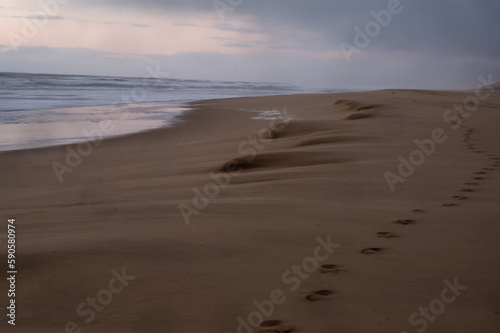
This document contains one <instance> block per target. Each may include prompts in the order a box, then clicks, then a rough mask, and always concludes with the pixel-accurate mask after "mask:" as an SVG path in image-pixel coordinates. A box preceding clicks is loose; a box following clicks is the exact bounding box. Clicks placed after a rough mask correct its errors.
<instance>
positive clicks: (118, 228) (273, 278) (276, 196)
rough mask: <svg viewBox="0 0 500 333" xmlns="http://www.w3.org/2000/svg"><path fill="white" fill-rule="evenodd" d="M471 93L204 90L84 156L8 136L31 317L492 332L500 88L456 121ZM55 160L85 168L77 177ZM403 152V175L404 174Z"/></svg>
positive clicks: (106, 325) (100, 323)
mask: <svg viewBox="0 0 500 333" xmlns="http://www.w3.org/2000/svg"><path fill="white" fill-rule="evenodd" d="M483 92H484V91H483ZM471 94H473V93H471V92H470V91H461V92H457V91H425V90H380V91H368V92H350V93H332V94H295V95H281V96H265V97H240V98H231V99H217V100H203V101H195V102H192V103H190V106H191V107H192V109H190V110H188V111H185V112H183V113H182V114H181V115H179V116H178V117H179V118H181V120H182V121H183V122H182V123H181V124H180V125H179V126H175V127H169V128H162V129H157V130H152V131H147V132H142V133H135V134H129V135H125V136H122V137H118V138H109V139H106V140H103V141H102V142H101V144H100V145H99V146H96V147H95V148H94V149H93V150H92V152H91V153H89V154H88V155H87V156H80V157H81V161H80V163H76V162H77V159H76V158H75V157H74V156H73V158H75V159H73V160H71V159H70V160H69V162H72V163H74V165H70V163H67V162H68V160H66V159H67V154H68V152H67V151H66V150H65V149H64V146H56V147H48V148H40V149H33V150H23V151H14V152H4V153H2V155H1V156H2V157H3V158H2V159H0V170H1V171H2V174H3V177H2V181H1V182H2V183H1V185H2V186H1V187H0V191H1V195H2V198H4V200H2V202H1V203H0V207H1V210H2V212H3V214H2V215H4V216H5V217H6V218H7V217H8V218H11V217H12V218H15V219H16V223H17V226H18V230H17V237H18V239H17V244H18V245H19V248H18V257H19V267H18V269H19V271H20V272H21V273H22V278H23V281H22V282H21V280H20V281H19V283H18V296H17V300H16V301H17V304H18V306H19V308H23V311H22V313H21V312H20V313H19V316H18V318H17V320H16V322H17V323H18V325H22V326H23V332H25V333H32V332H39V331H40V330H48V331H51V330H52V331H61V330H64V326H65V324H66V323H67V322H70V321H72V322H75V323H76V324H77V325H78V326H79V327H81V328H82V329H88V330H91V331H92V332H96V333H101V332H102V333H104V332H106V333H114V332H117V333H118V332H120V333H127V332H130V333H132V332H134V333H135V332H142V331H148V332H160V331H163V330H164V329H165V327H167V328H168V329H170V330H171V331H175V332H177V331H181V332H188V333H190V332H200V331H207V328H208V329H209V330H210V331H214V332H228V333H230V332H246V331H248V332H250V330H256V331H259V330H261V331H263V330H265V329H267V328H266V327H264V326H266V325H271V326H269V327H270V328H272V329H276V330H278V331H279V330H281V331H287V330H292V332H294V331H297V332H298V331H311V332H312V331H314V332H319V333H327V332H332V331H350V332H367V331H370V332H375V333H378V332H380V333H382V332H401V331H416V330H418V329H422V328H423V327H424V325H425V326H426V327H427V326H428V327H429V332H430V331H440V332H447V331H454V332H466V331H470V330H471V329H474V330H478V331H481V332H488V333H489V332H491V333H494V332H496V329H497V328H499V327H500V319H499V317H498V311H500V303H498V299H500V289H498V287H497V284H498V283H497V278H496V276H497V275H498V267H499V266H498V264H499V260H498V259H497V258H496V257H495V256H492V255H491V253H496V252H497V251H500V245H499V243H498V240H497V238H498V234H499V232H500V229H499V226H498V208H497V206H498V201H499V200H500V197H499V196H500V194H499V193H498V187H499V186H500V149H499V148H498V146H497V144H496V143H497V142H498V140H500V134H499V132H498V128H497V124H498V121H499V120H500V93H499V92H494V93H491V94H490V96H489V98H488V99H486V100H481V101H480V103H479V105H478V106H477V108H476V110H474V111H473V112H469V116H468V117H466V116H465V114H462V115H463V118H461V122H462V123H461V124H460V126H459V127H458V128H456V129H454V128H453V126H455V125H456V124H457V122H458V120H460V119H459V118H451V114H449V115H448V117H447V118H446V117H443V115H444V113H445V112H446V110H448V109H452V108H453V106H454V105H456V104H460V105H464V109H466V107H467V105H466V104H463V102H464V101H465V100H468V99H467V98H468V97H470V96H471ZM240 109H246V110H268V111H269V110H273V109H276V110H277V111H279V112H280V113H281V114H285V111H284V110H286V115H287V119H290V120H289V121H288V122H286V123H284V122H279V121H277V120H273V119H269V118H265V119H252V117H253V116H254V115H255V114H253V113H252V112H246V111H241V112H239V110H240ZM274 116H278V114H275V115H274ZM270 118H273V115H271V117H270ZM438 129H440V130H441V131H442V133H440V135H433V133H434V132H435V131H436V130H438ZM445 136H446V140H443V138H444V137H445ZM415 140H418V142H419V143H421V144H420V145H417V144H416V143H415ZM430 140H433V142H434V143H431V141H430ZM439 141H442V142H439ZM82 149H83V148H82ZM399 156H402V157H403V158H404V159H405V160H406V161H407V162H405V163H403V162H402V161H401V160H400V159H399ZM419 158H420V160H419ZM54 162H58V163H60V164H61V165H63V168H64V166H66V167H68V168H70V169H71V172H70V171H68V170H66V172H64V173H63V174H61V176H62V179H63V180H62V181H59V180H58V177H57V176H56V174H55V173H54V170H53V164H54ZM414 162H415V163H414ZM408 163H410V164H408ZM77 164H78V165H77ZM402 164H403V165H404V166H403V167H401V165H402ZM412 168H413V169H414V170H413V171H411V169H412ZM61 170H64V169H61ZM401 171H403V172H401ZM387 172H391V173H392V174H394V175H395V176H396V177H400V178H402V180H403V181H397V182H395V183H394V184H393V187H394V190H395V191H394V192H392V191H391V188H390V186H389V183H388V182H387V179H386V177H385V174H386V173H387ZM405 172H406V173H405ZM186 216H188V220H189V223H187V221H186ZM337 245H338V246H337ZM122 267H123V268H124V269H125V271H126V273H127V274H128V275H129V276H134V279H133V280H129V281H128V285H127V286H126V287H124V289H123V291H122V292H120V293H116V294H113V301H112V302H111V303H109V305H106V306H105V310H104V311H102V312H97V311H95V320H94V319H93V320H90V322H86V321H85V319H90V317H89V316H85V315H83V316H81V315H79V314H78V312H75V310H76V309H78V308H79V306H80V304H82V302H83V304H84V305H83V306H82V307H80V309H81V310H82V309H83V310H85V309H87V310H89V309H91V307H90V306H88V305H87V303H86V301H85V300H86V299H87V297H96V295H99V292H100V290H104V289H103V288H107V286H108V282H109V280H110V278H112V277H113V274H114V273H110V272H112V271H113V270H115V272H120V271H121V270H122ZM20 277H21V275H20ZM450 285H451V286H450ZM6 287H7V283H6V281H3V282H0V288H2V289H5V288H6ZM453 288H454V289H453ZM5 290H7V289H5ZM445 290H446V291H445ZM441 295H445V298H442V297H441ZM452 299H453V300H452ZM2 302H4V301H3V299H0V305H3V303H2ZM441 303H442V304H443V306H444V308H443V309H441ZM438 305H439V308H438ZM420 308H426V309H428V311H430V312H429V313H430V315H431V316H433V320H428V319H426V317H425V315H422V314H421V313H420V312H419V311H420V310H419V309H420ZM89 311H90V310H89ZM262 322H266V323H265V324H264V326H259V325H262ZM3 325H5V323H3V322H2V323H0V327H3Z"/></svg>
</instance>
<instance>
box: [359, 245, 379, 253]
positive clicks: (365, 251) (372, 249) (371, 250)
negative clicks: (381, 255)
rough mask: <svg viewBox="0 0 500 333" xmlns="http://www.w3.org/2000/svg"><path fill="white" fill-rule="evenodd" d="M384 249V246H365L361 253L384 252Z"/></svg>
mask: <svg viewBox="0 0 500 333" xmlns="http://www.w3.org/2000/svg"><path fill="white" fill-rule="evenodd" d="M383 250H384V248H382V247H364V248H362V249H361V251H360V252H361V253H363V254H374V253H378V252H382V251H383Z"/></svg>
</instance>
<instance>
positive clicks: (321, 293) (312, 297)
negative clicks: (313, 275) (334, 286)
mask: <svg viewBox="0 0 500 333" xmlns="http://www.w3.org/2000/svg"><path fill="white" fill-rule="evenodd" d="M334 294H335V292H333V291H331V290H317V291H313V292H310V293H308V294H307V295H306V299H307V300H308V301H310V302H316V301H322V300H327V299H329V298H331V297H332V296H333V295H334Z"/></svg>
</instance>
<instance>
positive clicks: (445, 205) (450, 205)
mask: <svg viewBox="0 0 500 333" xmlns="http://www.w3.org/2000/svg"><path fill="white" fill-rule="evenodd" d="M455 206H458V204H454V203H445V204H443V207H455Z"/></svg>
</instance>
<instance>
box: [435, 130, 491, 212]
mask: <svg viewBox="0 0 500 333" xmlns="http://www.w3.org/2000/svg"><path fill="white" fill-rule="evenodd" d="M473 134H474V129H472V128H470V127H467V131H466V133H465V134H464V139H463V140H462V142H463V143H464V144H465V146H466V147H467V148H468V149H469V150H470V151H472V152H473V153H477V154H483V155H485V157H486V158H487V161H488V162H486V163H487V164H486V165H485V166H484V167H483V168H482V169H481V170H478V171H474V172H473V173H472V175H471V179H470V180H468V181H465V182H464V183H463V185H466V186H468V187H464V188H461V189H459V190H458V191H457V192H458V193H457V194H456V195H453V196H452V197H451V199H453V201H454V202H447V203H444V204H443V207H456V206H458V205H459V204H458V202H459V201H463V200H467V199H469V197H468V196H467V195H465V194H467V193H473V192H477V187H478V186H480V185H481V183H480V181H481V180H484V179H485V177H486V176H487V175H489V174H490V172H491V171H495V170H496V169H497V168H498V167H499V166H500V156H496V155H493V154H487V153H485V152H484V151H482V150H479V149H477V148H476V145H475V144H474V143H473V139H472V135H473Z"/></svg>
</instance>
